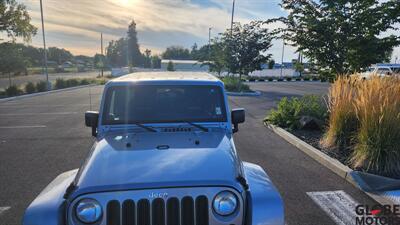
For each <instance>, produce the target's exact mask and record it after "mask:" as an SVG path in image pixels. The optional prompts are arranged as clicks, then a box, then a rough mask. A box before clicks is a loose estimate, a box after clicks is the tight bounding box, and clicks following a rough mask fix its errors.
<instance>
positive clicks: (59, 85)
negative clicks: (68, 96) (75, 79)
mask: <svg viewBox="0 0 400 225" xmlns="http://www.w3.org/2000/svg"><path fill="white" fill-rule="evenodd" d="M66 86H67V85H66V82H65V80H64V79H62V78H57V79H56V83H55V84H54V87H55V89H63V88H66Z"/></svg>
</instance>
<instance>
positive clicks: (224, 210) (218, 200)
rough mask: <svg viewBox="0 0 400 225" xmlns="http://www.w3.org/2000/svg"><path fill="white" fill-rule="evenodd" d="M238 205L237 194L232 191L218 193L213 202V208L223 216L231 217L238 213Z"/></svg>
mask: <svg viewBox="0 0 400 225" xmlns="http://www.w3.org/2000/svg"><path fill="white" fill-rule="evenodd" d="M237 205H238V201H237V198H236V196H235V194H233V193H232V192H230V191H222V192H220V193H218V194H217V195H216V196H215V198H214V202H213V208H214V211H215V212H216V213H218V214H219V215H221V216H229V215H231V214H232V213H234V212H235V211H236V208H237Z"/></svg>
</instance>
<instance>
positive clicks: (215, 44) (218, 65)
mask: <svg viewBox="0 0 400 225" xmlns="http://www.w3.org/2000/svg"><path fill="white" fill-rule="evenodd" d="M204 46H206V48H207V54H205V52H204V51H199V53H200V52H201V53H202V54H199V59H198V60H199V61H201V62H203V63H202V66H204V65H207V66H208V68H209V71H210V72H216V73H218V75H221V72H222V71H223V70H225V68H226V53H225V49H224V43H223V42H222V41H221V39H220V38H214V39H213V40H212V44H211V46H208V45H204ZM204 46H203V47H204ZM203 47H202V48H201V49H205V48H203Z"/></svg>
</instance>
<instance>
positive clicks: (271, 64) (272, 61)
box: [268, 59, 275, 70]
mask: <svg viewBox="0 0 400 225" xmlns="http://www.w3.org/2000/svg"><path fill="white" fill-rule="evenodd" d="M274 66H275V60H273V59H271V60H269V62H268V69H270V70H272V69H273V68H274Z"/></svg>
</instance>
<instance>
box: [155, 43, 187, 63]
mask: <svg viewBox="0 0 400 225" xmlns="http://www.w3.org/2000/svg"><path fill="white" fill-rule="evenodd" d="M161 56H162V58H163V59H177V60H187V59H192V57H191V55H190V51H189V49H187V48H184V47H182V46H170V47H168V48H167V49H166V50H165V52H163V53H162V54H161Z"/></svg>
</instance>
